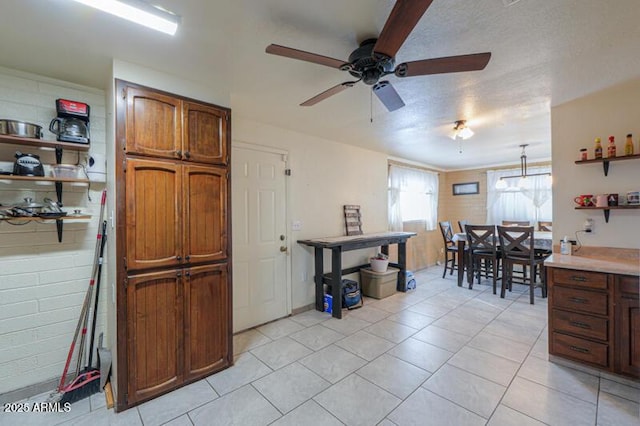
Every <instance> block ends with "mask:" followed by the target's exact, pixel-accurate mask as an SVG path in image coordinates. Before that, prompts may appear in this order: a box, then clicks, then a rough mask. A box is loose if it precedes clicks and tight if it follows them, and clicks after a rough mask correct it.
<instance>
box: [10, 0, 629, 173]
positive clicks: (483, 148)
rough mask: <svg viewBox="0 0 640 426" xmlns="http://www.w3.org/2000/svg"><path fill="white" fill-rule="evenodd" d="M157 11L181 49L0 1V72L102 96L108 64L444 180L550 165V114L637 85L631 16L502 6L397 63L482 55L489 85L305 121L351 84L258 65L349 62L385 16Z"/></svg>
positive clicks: (449, 10) (583, 8)
mask: <svg viewBox="0 0 640 426" xmlns="http://www.w3.org/2000/svg"><path fill="white" fill-rule="evenodd" d="M152 3H156V4H159V5H162V6H163V7H165V8H166V9H169V10H172V11H174V12H175V13H177V14H179V15H181V16H182V26H181V27H180V29H179V30H178V34H177V35H176V36H175V37H173V38H172V37H168V36H165V35H162V34H160V33H156V32H154V31H151V30H147V29H145V28H141V27H138V26H136V25H135V24H131V23H129V22H126V21H121V20H119V19H117V18H114V17H111V16H109V15H105V14H103V13H101V12H97V11H93V10H91V9H89V8H87V7H86V6H83V5H81V4H78V3H76V2H73V1H70V0H5V1H4V2H3V9H2V13H0V37H1V39H2V40H3V41H2V43H0V66H4V67H8V68H15V69H19V70H23V71H28V72H33V73H37V74H41V75H46V76H50V77H53V78H58V79H63V80H67V81H72V82H76V83H79V84H85V85H90V86H94V87H104V84H105V82H106V81H107V76H108V75H109V70H110V64H111V58H118V59H122V60H125V61H129V62H133V63H138V64H141V65H144V66H146V67H149V68H153V69H157V70H160V71H163V72H166V73H170V74H175V75H180V76H182V77H184V78H185V79H186V80H191V81H194V82H197V83H200V84H204V85H209V84H212V82H213V81H215V82H216V84H225V85H227V86H228V87H229V88H230V93H231V105H230V106H231V108H233V112H234V115H236V116H239V117H243V118H248V119H252V120H255V121H259V122H264V123H269V124H273V125H276V126H280V127H284V128H289V129H294V130H297V131H300V132H303V133H307V134H311V135H315V136H319V137H323V138H326V139H331V140H335V141H338V142H344V143H348V144H353V145H357V146H361V147H365V148H369V149H373V150H377V151H382V152H385V153H388V154H389V155H392V156H395V157H401V158H405V159H409V160H413V161H417V162H421V163H424V164H429V165H433V166H435V167H439V168H442V169H446V170H453V169H463V168H473V167H480V166H489V165H495V164H504V163H513V162H515V161H517V160H518V158H519V154H520V149H519V148H518V145H519V144H521V143H528V144H530V145H529V147H528V148H527V154H528V157H529V161H530V162H532V161H535V160H545V159H549V158H550V155H551V146H550V135H551V131H550V107H551V106H552V105H557V104H560V103H563V102H566V101H568V100H571V99H575V98H578V97H581V96H584V95H586V94H589V93H592V92H595V91H598V90H600V89H603V88H605V87H608V86H611V85H614V84H616V83H620V82H623V81H627V80H630V79H632V78H637V77H639V76H640V3H639V2H638V0H615V1H606V0H549V1H540V0H520V1H518V2H516V3H514V4H512V5H511V6H509V7H505V2H504V1H503V0H475V1H472V0H434V2H433V4H432V5H431V7H430V8H429V9H428V10H427V12H426V14H425V15H424V16H423V17H422V19H421V20H420V21H419V23H418V25H417V26H416V28H415V29H414V31H413V32H412V33H411V34H410V36H409V37H408V39H407V40H406V42H405V43H404V44H403V46H402V48H401V49H400V51H399V52H398V55H397V57H396V63H400V62H404V61H411V60H418V59H425V58H434V57H441V56H451V55H459V54H467V53H477V52H485V51H490V52H492V58H491V61H490V62H489V64H488V66H487V67H486V68H485V70H483V71H475V72H468V73H457V74H448V75H433V76H424V77H411V78H404V79H400V78H395V77H393V76H391V78H390V80H391V82H392V83H393V84H394V86H395V88H396V90H397V91H398V93H399V94H400V96H401V97H402V98H403V100H404V102H405V103H406V106H405V107H404V108H401V109H399V110H397V111H395V112H392V113H389V112H387V111H386V109H385V108H384V106H383V105H382V104H381V103H380V102H379V101H378V99H377V98H376V97H375V96H374V97H373V99H372V97H371V93H370V88H369V86H366V85H364V84H362V83H360V84H359V85H357V86H356V87H354V88H351V89H349V90H346V91H344V92H342V93H340V94H337V95H335V96H333V97H331V98H329V99H327V100H325V101H323V102H321V103H319V104H317V105H315V106H313V107H300V106H298V105H299V104H300V103H301V102H302V101H304V100H306V99H308V98H310V97H311V96H313V95H316V94H318V93H320V92H322V91H323V90H326V89H328V88H329V87H332V86H334V85H336V84H338V83H341V82H343V81H347V80H350V79H351V78H349V77H350V76H349V75H348V74H346V73H344V72H341V71H338V70H335V69H331V68H328V67H324V66H321V65H315V64H311V63H305V62H301V61H296V60H292V59H287V58H283V57H278V56H273V55H267V54H265V53H264V49H265V47H266V46H267V45H268V44H270V43H276V44H281V45H284V46H289V47H293V48H297V49H301V50H306V51H310V52H314V53H318V54H321V55H325V56H330V57H333V58H336V59H344V60H346V59H347V58H348V56H349V54H350V53H351V51H353V50H354V49H355V48H356V47H357V46H358V43H359V42H360V41H362V40H364V39H366V38H370V37H376V36H377V35H378V34H379V32H380V30H381V29H382V26H383V25H384V22H385V20H386V18H387V16H388V14H389V12H390V10H391V8H392V6H393V4H394V1H393V0H323V1H317V0H234V1H229V0H154V1H153V2H152ZM506 3H509V2H506ZM71 40H73V43H70V41H71ZM639 99H640V98H639ZM371 115H372V116H373V123H372V122H371V121H370V117H371ZM458 119H466V120H468V123H469V125H470V126H471V127H472V128H473V130H474V131H475V132H476V135H475V136H474V137H473V138H472V139H469V140H468V141H465V142H463V143H462V153H459V152H458V143H457V142H453V141H452V140H451V139H449V138H448V134H449V133H450V130H451V128H452V127H453V122H454V121H455V120H458ZM256 142H259V141H256Z"/></svg>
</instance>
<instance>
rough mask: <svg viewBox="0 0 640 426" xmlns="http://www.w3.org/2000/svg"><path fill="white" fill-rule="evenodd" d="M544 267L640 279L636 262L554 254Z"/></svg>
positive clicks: (639, 270) (639, 266)
mask: <svg viewBox="0 0 640 426" xmlns="http://www.w3.org/2000/svg"><path fill="white" fill-rule="evenodd" d="M544 265H545V266H548V267H554V268H564V269H578V270H583V271H592V272H605V273H610V274H621V275H633V276H636V277H640V262H638V261H635V260H616V259H612V258H594V257H582V256H575V255H574V256H569V255H562V254H559V253H553V254H552V255H551V256H549V257H548V258H547V259H546V260H545V262H544Z"/></svg>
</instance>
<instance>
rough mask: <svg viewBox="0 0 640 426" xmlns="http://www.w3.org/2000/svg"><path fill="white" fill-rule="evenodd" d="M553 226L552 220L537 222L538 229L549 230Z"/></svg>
mask: <svg viewBox="0 0 640 426" xmlns="http://www.w3.org/2000/svg"><path fill="white" fill-rule="evenodd" d="M552 226H553V222H543V221H539V222H538V231H546V232H551V230H552V229H553V228H552Z"/></svg>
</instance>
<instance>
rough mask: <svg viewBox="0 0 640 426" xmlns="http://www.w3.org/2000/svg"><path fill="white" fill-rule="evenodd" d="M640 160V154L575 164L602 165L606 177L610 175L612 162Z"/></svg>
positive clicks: (579, 161) (582, 161) (583, 161)
mask: <svg viewBox="0 0 640 426" xmlns="http://www.w3.org/2000/svg"><path fill="white" fill-rule="evenodd" d="M639 159H640V154H634V155H625V156H621V157H613V158H594V159H591V160H576V161H575V163H576V164H578V165H582V164H594V163H602V169H603V170H604V175H605V176H607V175H608V174H609V163H610V162H612V161H624V160H639Z"/></svg>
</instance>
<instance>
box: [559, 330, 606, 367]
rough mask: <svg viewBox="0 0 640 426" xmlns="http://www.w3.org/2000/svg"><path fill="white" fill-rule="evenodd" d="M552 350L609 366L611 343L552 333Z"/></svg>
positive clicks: (562, 354) (569, 356)
mask: <svg viewBox="0 0 640 426" xmlns="http://www.w3.org/2000/svg"><path fill="white" fill-rule="evenodd" d="M549 344H550V352H551V353H552V354H553V355H560V356H563V357H567V358H571V359H574V360H577V361H583V362H586V363H589V364H594V365H598V366H600V367H604V368H608V367H609V345H607V344H604V343H596V342H592V341H590V340H585V339H580V338H577V337H571V336H566V335H564V334H560V333H555V332H554V333H552V336H551V342H550V343H549Z"/></svg>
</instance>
